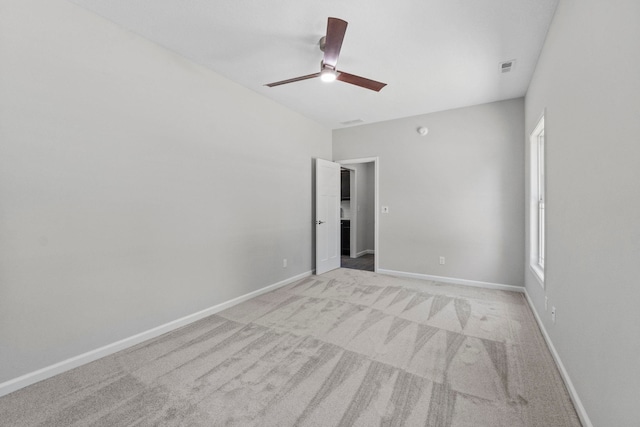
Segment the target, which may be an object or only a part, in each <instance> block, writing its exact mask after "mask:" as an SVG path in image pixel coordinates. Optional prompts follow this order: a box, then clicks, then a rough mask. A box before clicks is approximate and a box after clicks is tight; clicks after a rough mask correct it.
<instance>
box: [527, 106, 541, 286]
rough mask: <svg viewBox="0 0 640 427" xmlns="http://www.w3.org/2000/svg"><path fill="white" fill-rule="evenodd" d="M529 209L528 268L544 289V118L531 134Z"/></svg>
mask: <svg viewBox="0 0 640 427" xmlns="http://www.w3.org/2000/svg"><path fill="white" fill-rule="evenodd" d="M530 143H531V156H530V159H531V164H530V170H531V193H530V194H531V208H530V215H529V222H530V230H531V233H530V234H529V239H530V248H529V251H530V258H531V262H530V266H531V270H533V272H534V273H535V275H536V277H537V278H538V280H539V281H540V284H541V285H542V287H544V256H545V253H544V252H545V250H544V249H545V210H544V205H545V177H544V169H545V167H544V116H542V118H541V119H540V121H539V122H538V125H537V126H536V128H535V129H534V130H533V132H531V137H530Z"/></svg>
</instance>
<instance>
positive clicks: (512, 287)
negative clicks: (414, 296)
mask: <svg viewBox="0 0 640 427" xmlns="http://www.w3.org/2000/svg"><path fill="white" fill-rule="evenodd" d="M378 273H380V274H388V275H391V276H401V277H411V278H413V279H423V280H433V281H436V282H444V283H453V284H456V285H465V286H474V287H476V288H487V289H498V290H501V291H512V292H524V286H516V285H504V284H501V283H491V282H480V281H478V280H468V279H458V278H455V277H443V276H432V275H430V274H420V273H408V272H405V271H396V270H387V269H382V268H381V269H380V270H378Z"/></svg>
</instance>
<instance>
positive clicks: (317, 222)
mask: <svg viewBox="0 0 640 427" xmlns="http://www.w3.org/2000/svg"><path fill="white" fill-rule="evenodd" d="M324 223H325V221H320V220H318V221H316V224H318V225H320V224H324Z"/></svg>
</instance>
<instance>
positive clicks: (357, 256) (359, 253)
mask: <svg viewBox="0 0 640 427" xmlns="http://www.w3.org/2000/svg"><path fill="white" fill-rule="evenodd" d="M375 253H376V251H374V250H373V249H365V250H364V251H360V252H358V253H357V254H356V258H360V257H361V256H362V255H368V254H372V255H373V254H375Z"/></svg>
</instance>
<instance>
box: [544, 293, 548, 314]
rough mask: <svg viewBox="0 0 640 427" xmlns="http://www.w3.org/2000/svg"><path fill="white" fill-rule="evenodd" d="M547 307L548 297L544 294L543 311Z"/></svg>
mask: <svg viewBox="0 0 640 427" xmlns="http://www.w3.org/2000/svg"><path fill="white" fill-rule="evenodd" d="M547 308H549V297H547V296H545V297H544V311H547Z"/></svg>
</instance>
